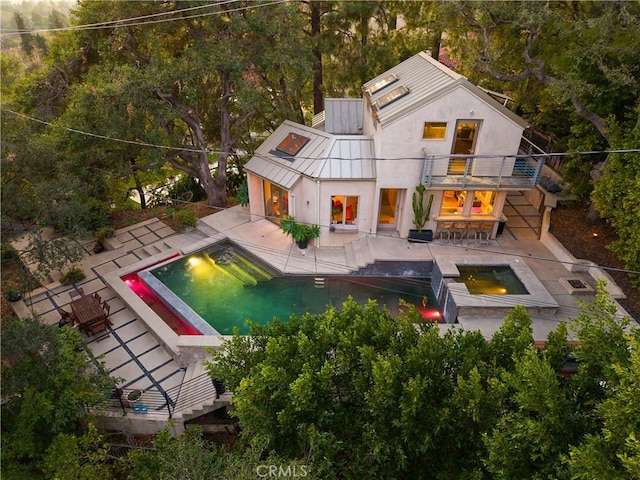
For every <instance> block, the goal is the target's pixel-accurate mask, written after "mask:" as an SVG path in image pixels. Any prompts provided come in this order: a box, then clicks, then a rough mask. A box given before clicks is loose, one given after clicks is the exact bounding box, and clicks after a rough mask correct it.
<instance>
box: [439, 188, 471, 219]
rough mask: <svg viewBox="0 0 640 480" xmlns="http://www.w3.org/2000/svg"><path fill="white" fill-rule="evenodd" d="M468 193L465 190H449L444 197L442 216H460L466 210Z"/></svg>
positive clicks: (441, 209)
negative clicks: (465, 204)
mask: <svg viewBox="0 0 640 480" xmlns="http://www.w3.org/2000/svg"><path fill="white" fill-rule="evenodd" d="M466 197H467V192H466V191H464V190H447V191H445V192H444V193H443V196H442V207H441V208H440V215H460V214H461V213H462V210H463V208H464V200H465V198H466Z"/></svg>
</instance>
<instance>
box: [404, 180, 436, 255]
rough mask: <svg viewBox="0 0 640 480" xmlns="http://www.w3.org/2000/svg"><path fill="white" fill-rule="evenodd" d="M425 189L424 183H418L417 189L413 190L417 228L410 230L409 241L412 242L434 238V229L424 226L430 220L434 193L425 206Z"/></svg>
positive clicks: (427, 240) (428, 240)
mask: <svg viewBox="0 0 640 480" xmlns="http://www.w3.org/2000/svg"><path fill="white" fill-rule="evenodd" d="M424 191H425V187H424V185H422V184H420V185H417V186H416V191H415V192H413V197H412V199H411V203H412V206H413V224H414V225H415V226H416V228H415V230H409V241H410V242H412V243H416V242H430V241H431V240H433V230H424V226H425V225H426V224H427V222H428V221H429V215H430V214H431V204H432V203H433V195H430V196H429V200H428V201H427V205H426V206H425V204H424Z"/></svg>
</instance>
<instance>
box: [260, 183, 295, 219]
mask: <svg viewBox="0 0 640 480" xmlns="http://www.w3.org/2000/svg"><path fill="white" fill-rule="evenodd" d="M262 190H263V192H264V211H265V215H266V217H267V219H269V220H271V221H272V222H274V223H276V224H278V225H280V220H281V219H282V218H287V217H288V216H289V192H287V191H286V190H285V189H283V188H280V187H279V186H277V185H274V184H273V183H271V182H267V181H266V180H263V181H262Z"/></svg>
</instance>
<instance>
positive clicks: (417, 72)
mask: <svg viewBox="0 0 640 480" xmlns="http://www.w3.org/2000/svg"><path fill="white" fill-rule="evenodd" d="M389 75H396V76H397V77H398V81H396V82H395V83H392V84H390V85H388V86H386V87H384V88H382V89H381V90H379V91H377V92H375V93H374V94H373V95H371V96H369V95H368V93H366V90H367V88H371V87H373V85H375V84H376V83H377V82H379V81H380V80H382V79H384V78H385V77H388V76H389ZM399 86H404V87H406V88H407V89H408V90H409V93H408V94H407V95H405V96H403V97H401V98H398V99H397V100H395V101H393V102H392V103H389V104H388V105H387V106H386V107H384V108H381V109H379V110H377V112H376V115H377V118H378V120H379V121H380V124H381V125H383V126H384V125H387V124H389V123H391V122H393V121H395V120H397V119H399V118H402V117H404V116H405V115H408V114H409V113H411V112H412V111H414V110H415V109H417V108H420V107H422V106H423V105H425V104H427V103H429V102H432V101H433V100H435V99H437V98H439V97H440V96H442V95H444V94H446V93H447V92H450V91H451V90H453V89H454V88H457V87H459V86H462V87H463V88H466V89H467V90H469V91H470V92H471V93H473V94H474V95H476V96H477V97H479V98H481V99H482V100H483V101H484V102H485V103H487V104H489V105H490V106H491V107H493V108H494V109H495V110H497V111H498V112H500V113H501V114H502V115H504V116H506V117H507V118H509V119H510V120H512V121H513V122H515V123H517V124H518V125H520V126H522V127H523V128H525V127H527V126H528V124H527V123H526V122H525V121H524V120H523V119H522V118H520V117H519V116H517V115H516V114H515V113H513V112H512V111H511V110H509V109H508V108H506V107H504V106H503V105H502V104H500V102H498V101H496V100H495V99H493V98H492V97H491V96H490V95H488V94H487V93H486V92H484V91H483V90H482V89H480V88H479V87H477V86H476V85H474V84H472V83H471V82H469V81H468V80H467V79H466V78H465V77H463V76H462V75H460V74H458V73H456V72H454V71H453V70H451V69H449V68H447V67H446V66H444V65H443V64H441V63H440V62H438V61H437V60H435V59H433V58H431V56H429V55H428V54H427V53H425V52H420V53H418V54H416V55H414V56H413V57H410V58H408V59H407V60H405V61H404V62H402V63H400V64H399V65H396V66H395V67H393V68H391V69H390V70H387V71H386V72H384V73H382V74H380V75H378V76H377V77H375V78H374V79H372V80H370V81H369V82H367V83H365V84H364V85H363V90H364V91H365V96H366V97H367V98H368V99H369V100H370V101H371V102H372V103H374V104H375V102H376V101H377V100H379V99H380V98H381V97H383V96H384V95H386V94H387V93H389V92H390V91H391V90H393V89H394V88H397V87H399Z"/></svg>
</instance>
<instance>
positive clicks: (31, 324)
mask: <svg viewBox="0 0 640 480" xmlns="http://www.w3.org/2000/svg"><path fill="white" fill-rule="evenodd" d="M1 341H2V395H3V403H2V454H3V462H2V467H3V469H5V468H7V469H8V470H11V469H12V468H15V467H17V466H19V465H21V464H22V465H34V466H38V463H39V462H40V460H41V459H42V457H43V455H44V453H45V451H46V449H47V448H48V447H49V445H50V444H51V441H52V440H53V438H55V437H56V436H57V435H58V434H61V433H73V432H78V431H79V428H80V421H81V420H82V419H84V418H85V417H86V416H87V413H86V411H85V408H84V407H85V405H87V404H91V405H95V404H98V403H100V402H101V401H103V400H106V399H107V398H109V395H110V393H111V389H112V388H113V385H114V379H112V378H111V377H110V376H109V374H108V373H107V372H106V370H105V369H104V368H103V367H102V365H101V364H98V363H89V362H88V361H87V356H86V352H85V351H84V348H83V347H84V343H83V340H82V337H81V335H80V332H79V331H77V330H76V329H72V328H68V327H65V328H58V327H57V326H55V325H54V326H52V325H45V324H43V323H41V322H40V321H39V320H37V319H34V318H29V319H25V320H18V319H8V320H6V321H4V322H3V332H2V338H1Z"/></svg>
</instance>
